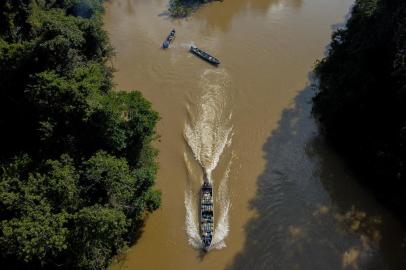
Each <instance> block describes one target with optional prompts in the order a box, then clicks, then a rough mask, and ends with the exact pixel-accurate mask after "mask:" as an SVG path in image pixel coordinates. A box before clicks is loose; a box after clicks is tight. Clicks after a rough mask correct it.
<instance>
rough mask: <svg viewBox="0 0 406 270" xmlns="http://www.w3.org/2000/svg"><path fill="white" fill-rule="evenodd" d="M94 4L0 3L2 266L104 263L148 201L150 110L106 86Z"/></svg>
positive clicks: (90, 0) (153, 168)
mask: <svg viewBox="0 0 406 270" xmlns="http://www.w3.org/2000/svg"><path fill="white" fill-rule="evenodd" d="M102 2H103V1H102V0H4V1H0V88H1V90H0V125H1V132H0V149H1V151H0V253H1V255H0V263H1V265H2V268H3V269H105V268H106V266H107V265H108V263H109V262H110V261H111V259H112V257H113V256H114V255H116V254H119V253H120V252H122V251H123V250H125V249H126V247H127V246H129V245H130V244H131V243H133V242H134V241H135V240H136V239H134V238H135V236H136V235H137V234H138V233H139V231H140V229H141V226H142V221H143V219H144V218H145V216H146V215H147V213H148V212H152V211H154V210H156V209H157V208H158V207H159V205H160V192H159V191H157V190H155V189H154V188H153V185H154V181H155V177H156V173H157V169H158V165H157V162H156V157H157V150H156V149H154V148H153V146H152V142H153V140H154V139H155V138H156V137H157V134H156V131H155V125H156V123H157V121H159V115H158V113H157V112H155V111H153V110H152V108H151V104H150V102H148V101H147V100H146V99H145V98H143V96H142V95H141V94H140V92H137V91H128V92H123V91H116V90H115V89H114V87H113V81H112V79H113V70H112V68H111V64H110V62H109V61H110V59H111V57H112V55H113V53H114V50H113V49H112V47H111V45H110V43H109V39H108V37H107V34H106V32H105V31H104V30H103V28H102V27H103V22H102V14H103V5H102Z"/></svg>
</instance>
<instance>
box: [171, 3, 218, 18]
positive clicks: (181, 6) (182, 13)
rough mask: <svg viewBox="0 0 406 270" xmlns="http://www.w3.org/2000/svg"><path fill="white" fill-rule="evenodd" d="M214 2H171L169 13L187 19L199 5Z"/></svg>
mask: <svg viewBox="0 0 406 270" xmlns="http://www.w3.org/2000/svg"><path fill="white" fill-rule="evenodd" d="M212 1H214V0H169V9H168V11H169V14H170V15H171V16H172V17H186V16H188V15H190V14H191V13H192V12H193V11H194V10H196V9H197V8H198V7H199V5H202V4H205V3H208V2H212ZM219 1H222V0H219Z"/></svg>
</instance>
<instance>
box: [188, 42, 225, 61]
mask: <svg viewBox="0 0 406 270" xmlns="http://www.w3.org/2000/svg"><path fill="white" fill-rule="evenodd" d="M190 52H192V53H193V54H194V55H197V56H199V57H200V58H202V59H203V60H206V61H207V62H209V63H210V64H213V65H218V64H220V60H218V59H217V58H216V57H214V56H211V55H210V54H208V53H206V52H204V51H202V50H201V49H199V48H197V47H195V46H191V47H190Z"/></svg>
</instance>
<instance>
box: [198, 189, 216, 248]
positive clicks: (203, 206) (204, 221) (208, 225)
mask: <svg viewBox="0 0 406 270" xmlns="http://www.w3.org/2000/svg"><path fill="white" fill-rule="evenodd" d="M200 231H201V236H202V242H203V249H204V250H205V251H208V250H209V248H210V245H211V241H212V240H213V234H214V209H213V187H212V185H211V184H210V183H209V182H208V181H204V183H203V185H202V188H201V192H200Z"/></svg>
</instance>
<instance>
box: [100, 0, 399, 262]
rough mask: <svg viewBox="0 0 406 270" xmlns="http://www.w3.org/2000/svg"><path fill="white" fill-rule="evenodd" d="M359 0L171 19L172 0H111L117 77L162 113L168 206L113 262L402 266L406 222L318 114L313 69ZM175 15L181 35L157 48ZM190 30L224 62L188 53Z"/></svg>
mask: <svg viewBox="0 0 406 270" xmlns="http://www.w3.org/2000/svg"><path fill="white" fill-rule="evenodd" d="M351 5H352V1H351V0H226V1H224V2H222V3H220V2H215V3H211V4H209V5H205V6H203V7H202V8H201V9H199V10H198V11H197V12H196V13H194V14H193V15H192V16H190V17H189V18H186V19H179V20H173V19H170V18H168V16H167V14H166V12H165V10H166V9H167V1H166V0H114V1H110V2H108V3H107V4H106V14H105V28H106V30H107V31H108V33H109V36H110V38H111V42H112V44H113V46H114V47H115V49H116V56H115V57H114V59H113V61H112V64H113V66H114V67H115V68H116V69H117V72H116V74H115V83H116V84H117V88H118V89H126V90H133V89H137V90H139V91H141V92H142V93H143V94H144V95H145V96H146V97H147V98H148V99H149V100H150V101H151V102H152V103H153V107H154V109H155V110H157V111H158V112H159V113H160V115H161V116H162V120H161V122H160V123H159V125H158V133H159V134H160V136H161V137H160V139H159V140H158V141H157V142H156V146H157V148H158V149H159V150H160V155H159V163H160V170H159V174H158V179H157V187H158V188H159V189H160V190H161V191H162V194H163V196H162V207H161V209H160V210H158V211H156V212H155V213H154V214H152V215H151V216H150V217H149V218H148V219H147V221H146V225H145V227H144V231H143V233H142V235H141V237H140V238H139V239H138V241H137V244H136V245H134V246H133V247H131V248H130V249H129V250H128V252H127V253H126V254H125V255H124V256H122V258H121V259H120V260H119V261H118V262H115V263H113V264H112V265H111V267H110V268H111V269H146V270H148V269H176V270H180V269H228V270H239V269H250V270H254V269H312V270H314V269H323V270H324V269H406V256H405V255H406V250H405V244H406V241H405V231H404V229H403V228H402V227H401V225H400V224H399V223H398V222H397V221H396V219H394V218H393V217H392V215H391V214H390V213H389V212H388V211H386V210H385V209H384V208H382V207H381V206H380V205H379V204H378V203H377V202H376V201H375V199H374V198H373V197H372V196H371V195H369V194H368V192H367V191H365V190H364V189H363V188H361V187H360V186H359V185H358V184H357V183H356V181H354V179H353V176H352V175H351V172H350V171H349V170H348V168H347V167H346V166H345V164H344V163H343V162H342V160H340V158H339V157H337V156H336V155H335V154H334V152H333V151H332V150H331V149H330V148H329V147H328V146H327V145H326V143H325V142H324V141H323V139H322V137H321V136H319V134H318V132H317V126H316V124H315V122H314V120H313V119H312V118H311V115H310V110H311V106H310V103H309V102H310V99H311V97H312V95H313V93H314V91H313V90H312V83H313V82H314V81H313V80H312V78H311V73H310V72H311V70H312V67H313V65H314V63H315V61H316V59H320V58H321V57H322V56H323V55H324V53H325V50H326V45H327V44H328V43H329V40H330V36H331V33H332V31H333V29H334V28H335V27H337V26H338V25H340V24H342V23H343V22H345V18H346V15H347V14H348V11H349V9H350V7H351ZM172 28H175V29H176V30H177V36H176V39H175V40H174V42H173V44H172V45H171V48H169V49H168V50H162V49H160V45H161V44H162V42H163V40H164V39H165V37H166V35H167V34H168V33H169V31H170V30H171V29H172ZM191 44H195V45H197V46H198V47H200V48H202V49H204V50H206V51H208V52H209V53H211V54H213V55H214V56H215V57H217V58H219V59H220V60H221V61H222V63H221V64H220V66H219V67H217V68H215V67H213V66H211V65H210V64H208V63H206V62H204V61H202V60H201V59H198V58H197V57H195V56H194V55H192V54H190V53H188V48H189V47H190V45H191ZM204 173H206V174H208V175H209V177H210V179H211V181H212V182H213V185H214V187H215V198H216V202H215V204H216V207H215V225H216V227H215V228H216V231H215V243H214V244H213V247H212V249H211V250H210V251H209V252H208V253H207V254H204V253H202V252H200V251H199V249H198V246H199V237H198V234H199V232H198V225H197V224H198V217H197V213H198V211H197V210H198V206H197V203H198V200H197V198H198V190H199V186H200V184H201V180H202V178H203V174H204Z"/></svg>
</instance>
